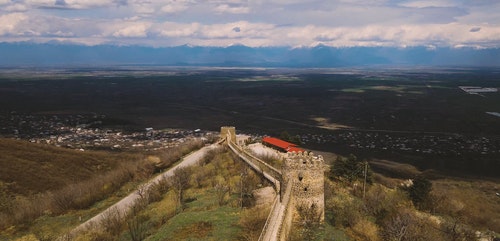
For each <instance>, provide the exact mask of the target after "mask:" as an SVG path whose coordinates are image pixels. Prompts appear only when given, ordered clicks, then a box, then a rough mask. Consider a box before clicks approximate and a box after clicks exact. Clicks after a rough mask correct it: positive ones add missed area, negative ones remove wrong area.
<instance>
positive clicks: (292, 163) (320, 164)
mask: <svg viewBox="0 0 500 241" xmlns="http://www.w3.org/2000/svg"><path fill="white" fill-rule="evenodd" d="M324 163H325V161H324V160H323V156H321V155H318V156H315V155H314V153H312V152H288V153H287V154H286V155H285V160H284V164H285V168H288V169H298V168H300V169H323V168H324Z"/></svg>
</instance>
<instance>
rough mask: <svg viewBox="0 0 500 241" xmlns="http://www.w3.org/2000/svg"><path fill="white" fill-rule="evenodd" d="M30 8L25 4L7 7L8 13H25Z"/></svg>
mask: <svg viewBox="0 0 500 241" xmlns="http://www.w3.org/2000/svg"><path fill="white" fill-rule="evenodd" d="M27 10H28V8H27V7H26V5H24V4H20V3H16V4H12V5H8V6H6V7H5V11H7V12H25V11H27Z"/></svg>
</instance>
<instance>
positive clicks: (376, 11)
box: [0, 0, 500, 49]
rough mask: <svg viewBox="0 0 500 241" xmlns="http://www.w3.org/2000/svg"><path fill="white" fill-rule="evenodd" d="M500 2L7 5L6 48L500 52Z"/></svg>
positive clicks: (57, 0)
mask: <svg viewBox="0 0 500 241" xmlns="http://www.w3.org/2000/svg"><path fill="white" fill-rule="evenodd" d="M499 13H500V1H499V0H273V1H270V0H0V42H33V43H56V44H82V45H88V46H94V45H102V44H108V45H109V44H111V45H119V46H130V45H132V46H150V47H167V46H180V45H193V46H218V47H221V46H231V45H246V46H250V47H272V46H290V47H312V46H317V45H327V46H332V47H353V46H368V47H381V46H383V47H398V48H404V47H412V46H425V47H426V48H429V49H433V48H439V47H452V48H461V47H473V48H478V49H483V48H499V47H500V14H499Z"/></svg>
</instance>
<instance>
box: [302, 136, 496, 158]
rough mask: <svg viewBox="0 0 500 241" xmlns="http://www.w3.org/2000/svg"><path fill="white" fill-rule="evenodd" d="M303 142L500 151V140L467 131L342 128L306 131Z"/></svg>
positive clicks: (459, 151) (458, 151)
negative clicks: (453, 133)
mask: <svg viewBox="0 0 500 241" xmlns="http://www.w3.org/2000/svg"><path fill="white" fill-rule="evenodd" d="M301 141H302V142H303V143H309V144H325V143H332V144H334V145H337V146H347V147H350V148H356V149H373V150H387V151H398V152H399V151H403V152H414V153H428V154H444V155H462V154H466V153H474V154H483V155H486V154H496V153H500V140H499V139H490V138H487V137H479V136H475V137H474V136H465V135H444V134H443V135H438V134H436V135H430V134H414V135H410V134H396V133H376V132H361V131H360V132H356V131H342V132H336V133H331V134H305V135H302V136H301Z"/></svg>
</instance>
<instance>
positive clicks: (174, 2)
mask: <svg viewBox="0 0 500 241" xmlns="http://www.w3.org/2000/svg"><path fill="white" fill-rule="evenodd" d="M191 3H192V2H191V1H189V0H170V1H167V2H166V4H165V5H163V7H162V8H161V11H162V12H164V13H169V14H171V13H178V12H183V11H185V10H186V9H188V8H189V6H190V4H191Z"/></svg>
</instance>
